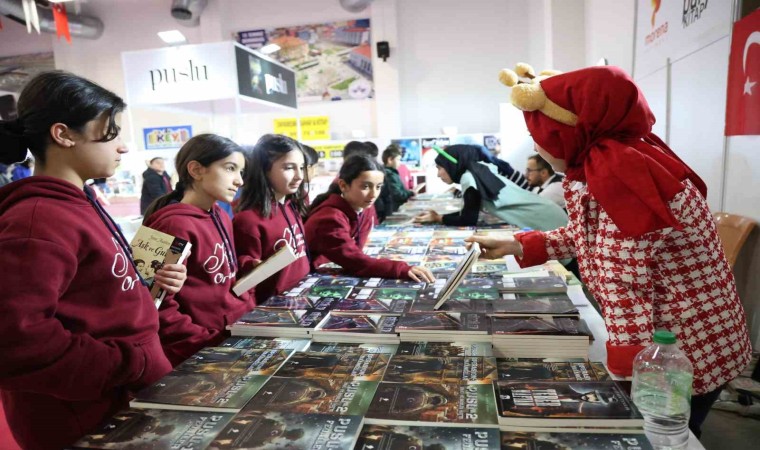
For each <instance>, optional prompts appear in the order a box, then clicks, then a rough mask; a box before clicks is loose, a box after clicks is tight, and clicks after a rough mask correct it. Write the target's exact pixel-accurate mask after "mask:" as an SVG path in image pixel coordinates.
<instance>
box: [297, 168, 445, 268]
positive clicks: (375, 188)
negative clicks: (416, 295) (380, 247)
mask: <svg viewBox="0 0 760 450" xmlns="http://www.w3.org/2000/svg"><path fill="white" fill-rule="evenodd" d="M384 179H385V172H384V171H383V166H382V165H380V163H378V162H377V161H375V160H374V159H372V157H370V156H367V155H364V154H361V155H353V156H350V157H349V158H348V159H347V160H346V162H344V163H343V166H342V167H341V168H340V172H339V173H338V181H337V183H333V184H331V185H330V188H329V189H328V190H327V192H326V193H324V194H322V195H320V196H318V197H317V198H315V199H314V203H313V205H312V207H311V212H310V213H309V218H308V219H307V220H306V244H307V245H308V246H309V249H310V251H311V256H312V258H313V261H314V266H315V267H319V266H320V265H321V264H324V263H326V262H329V261H332V262H334V263H335V264H338V265H339V266H341V267H343V270H345V271H346V273H348V274H350V275H355V276H359V277H383V278H410V279H412V280H414V281H429V282H433V281H435V278H434V277H433V274H432V272H430V270H428V269H427V268H425V267H412V266H410V265H409V264H407V263H405V262H403V261H393V260H390V259H380V258H372V257H370V256H367V255H365V254H364V252H363V251H362V248H364V244H365V243H366V242H367V238H368V237H369V232H370V231H372V227H373V226H374V224H375V222H376V218H377V215H376V214H375V208H374V207H373V206H372V205H373V204H374V203H375V200H376V199H377V196H378V195H380V189H381V188H382V187H383V180H384Z"/></svg>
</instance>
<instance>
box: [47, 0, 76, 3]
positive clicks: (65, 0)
mask: <svg viewBox="0 0 760 450" xmlns="http://www.w3.org/2000/svg"><path fill="white" fill-rule="evenodd" d="M48 1H49V2H50V3H66V2H73V1H74V0H48Z"/></svg>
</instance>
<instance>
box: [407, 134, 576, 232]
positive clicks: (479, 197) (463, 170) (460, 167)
mask: <svg viewBox="0 0 760 450" xmlns="http://www.w3.org/2000/svg"><path fill="white" fill-rule="evenodd" d="M435 149H436V151H438V153H439V155H438V156H437V157H436V158H435V164H436V166H438V177H439V178H440V179H441V180H443V182H444V183H448V184H452V183H458V184H460V185H461V186H462V196H463V198H464V207H463V208H462V210H461V211H459V212H455V213H451V214H446V215H441V214H438V213H437V212H436V211H433V210H430V211H426V212H424V213H422V214H420V215H418V216H417V217H415V219H414V221H415V222H421V223H430V222H432V223H443V224H444V225H449V226H473V225H475V224H477V222H478V216H479V215H480V209H481V208H483V209H485V210H486V211H488V212H490V213H491V214H493V215H495V216H496V217H499V218H500V219H502V220H504V221H505V222H507V223H509V224H512V225H516V226H517V227H520V228H526V227H527V228H531V229H537V230H553V229H554V228H557V227H561V226H564V225H565V224H567V214H565V212H564V211H563V210H562V208H560V207H559V206H557V205H556V204H555V203H554V202H552V201H551V200H547V199H545V198H542V197H539V196H538V195H536V194H533V193H532V192H529V191H527V190H525V189H522V188H520V187H519V186H517V185H516V184H515V183H513V182H512V181H510V180H508V179H507V178H505V177H504V176H503V175H501V174H500V173H499V171H498V168H497V167H496V166H495V165H493V164H492V163H491V161H490V160H489V158H487V157H486V156H485V155H484V154H483V152H482V151H481V149H480V148H479V147H478V146H475V145H452V146H449V147H447V148H446V149H445V150H443V149H440V148H437V147H436V148H435Z"/></svg>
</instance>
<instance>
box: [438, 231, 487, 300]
mask: <svg viewBox="0 0 760 450" xmlns="http://www.w3.org/2000/svg"><path fill="white" fill-rule="evenodd" d="M479 256H480V246H479V245H478V244H477V243H474V244H472V246H471V247H470V249H469V250H468V251H467V253H466V254H465V255H464V257H463V258H462V260H461V261H460V262H459V264H457V267H456V269H454V273H453V274H452V275H451V276H450V277H449V278H448V280H447V281H446V284H444V285H443V287H442V288H441V292H440V293H439V294H438V297H437V298H436V300H438V303H437V304H436V306H435V307H436V309H437V308H440V307H441V305H443V303H444V302H445V301H446V300H448V299H449V297H451V295H452V294H453V293H454V291H456V289H457V288H458V287H459V284H460V283H461V282H462V280H463V279H464V277H465V276H466V275H467V273H468V272H470V270H471V269H472V266H473V264H475V262H476V261H477V260H478V257H479Z"/></svg>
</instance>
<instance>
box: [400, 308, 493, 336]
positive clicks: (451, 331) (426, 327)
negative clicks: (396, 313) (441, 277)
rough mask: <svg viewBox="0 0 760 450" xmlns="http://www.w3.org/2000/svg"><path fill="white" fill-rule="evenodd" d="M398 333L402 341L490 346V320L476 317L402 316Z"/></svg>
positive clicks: (448, 313)
mask: <svg viewBox="0 0 760 450" xmlns="http://www.w3.org/2000/svg"><path fill="white" fill-rule="evenodd" d="M396 331H398V333H399V336H400V337H401V340H402V341H429V342H487V341H488V340H489V334H490V327H489V318H488V316H487V315H485V314H476V313H452V312H431V313H407V314H404V315H403V316H401V318H400V319H399V322H398V325H396Z"/></svg>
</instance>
